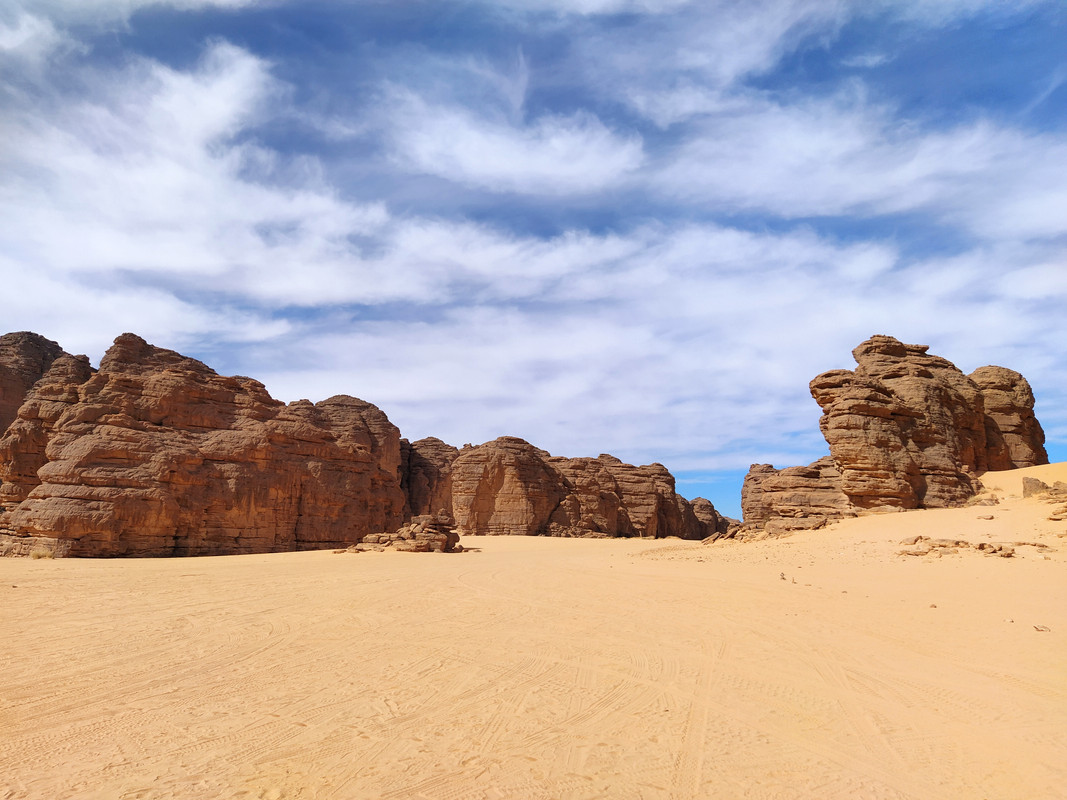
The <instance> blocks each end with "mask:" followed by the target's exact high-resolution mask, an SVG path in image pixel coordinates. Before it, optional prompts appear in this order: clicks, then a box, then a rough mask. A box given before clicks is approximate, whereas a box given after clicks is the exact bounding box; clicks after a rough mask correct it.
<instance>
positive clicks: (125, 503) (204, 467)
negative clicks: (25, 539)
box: [0, 334, 404, 556]
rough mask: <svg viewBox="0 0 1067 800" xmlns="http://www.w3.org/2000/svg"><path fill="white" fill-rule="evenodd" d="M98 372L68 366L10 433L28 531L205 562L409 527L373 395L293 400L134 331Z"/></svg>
mask: <svg viewBox="0 0 1067 800" xmlns="http://www.w3.org/2000/svg"><path fill="white" fill-rule="evenodd" d="M87 367H88V365H87V364H86V363H85V362H83V361H78V360H77V359H62V360H60V359H57V361H56V364H54V365H53V370H51V371H50V372H49V375H48V376H46V379H45V380H42V381H41V382H40V383H39V384H38V386H37V387H36V388H35V389H34V390H32V391H31V393H30V395H29V397H28V398H27V402H26V403H24V404H23V407H22V408H21V409H20V411H19V419H18V421H17V422H16V423H15V424H14V425H13V426H12V428H11V429H10V430H9V431H8V433H7V434H6V435H5V436H4V437H3V439H2V440H0V458H2V459H3V461H4V464H5V467H4V469H5V474H4V475H3V477H4V484H3V489H2V491H3V495H4V497H5V498H8V499H9V502H12V503H13V502H17V503H18V505H17V506H15V507H14V508H12V509H11V510H10V511H8V512H7V513H6V514H5V515H4V518H3V519H2V520H0V527H3V528H6V529H8V530H9V531H10V532H13V533H14V534H15V535H19V536H49V537H55V538H60V539H67V540H71V541H72V544H71V548H70V555H82V556H121V555H143V556H147V555H201V554H226V553H252V552H271V551H278V550H295V549H313V548H325V547H335V546H338V545H346V544H350V543H353V542H357V541H359V540H360V538H361V537H362V536H363V535H364V534H366V533H370V532H372V531H380V530H387V529H392V528H395V527H396V526H397V525H399V524H400V523H401V522H402V521H403V510H404V495H403V492H402V491H401V488H400V466H401V457H400V436H399V432H398V431H397V429H396V428H395V427H394V426H393V425H392V424H391V423H390V422H389V421H388V419H387V418H386V417H385V415H384V414H383V413H382V412H381V411H380V410H378V409H377V408H375V407H374V406H372V405H370V404H369V403H365V402H363V401H361V400H357V399H355V398H351V397H344V396H338V397H332V398H330V399H328V400H324V401H322V402H320V403H317V404H314V405H313V404H311V403H310V402H308V401H299V402H296V403H293V404H290V405H288V406H286V405H285V404H283V403H281V402H279V401H277V400H274V399H273V398H271V397H270V395H269V394H268V393H267V392H266V390H265V389H264V387H263V385H262V384H260V383H258V382H257V381H254V380H252V379H250V378H243V377H232V378H227V377H222V376H220V375H218V374H217V373H215V372H214V371H213V370H211V369H209V368H208V367H207V366H205V365H204V364H202V363H200V362H199V361H196V360H194V359H191V358H186V357H184V356H181V355H179V354H178V353H175V352H173V351H169V350H164V349H162V348H158V347H153V346H152V345H149V344H148V343H147V342H145V341H144V340H143V339H140V338H139V337H137V336H134V335H132V334H123V335H122V336H120V337H119V338H118V339H116V340H115V345H114V346H113V347H112V348H111V349H110V350H109V351H108V353H107V355H106V356H105V357H104V358H103V360H102V361H101V364H100V369H99V371H97V372H96V373H95V374H91V371H89V373H90V374H87ZM53 372H55V373H56V374H55V375H53ZM53 378H54V379H53ZM42 444H43V450H42ZM42 452H43V455H44V463H40V466H37V467H36V469H34V467H35V466H36V465H37V464H38V463H39V462H40V461H41V453H42ZM20 498H21V500H20Z"/></svg>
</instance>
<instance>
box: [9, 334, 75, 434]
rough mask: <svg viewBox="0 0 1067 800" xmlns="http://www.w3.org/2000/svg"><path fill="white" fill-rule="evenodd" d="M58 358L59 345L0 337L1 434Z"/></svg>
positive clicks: (29, 337) (23, 336) (26, 336)
mask: <svg viewBox="0 0 1067 800" xmlns="http://www.w3.org/2000/svg"><path fill="white" fill-rule="evenodd" d="M61 355H64V353H63V348H62V347H60V346H59V344H57V343H56V342H53V341H52V340H51V339H46V338H44V337H43V336H41V335H40V334H37V333H31V332H29V331H18V332H16V333H5V334H4V335H3V336H0V434H2V433H3V432H4V431H5V430H6V429H7V426H8V425H10V424H11V423H12V422H13V421H14V420H15V417H16V416H17V414H18V410H19V407H20V406H21V405H22V404H23V402H24V401H25V400H26V395H27V394H29V391H30V389H31V388H32V387H33V385H34V384H35V383H37V381H38V380H40V379H41V377H42V376H43V375H44V374H45V373H46V372H47V371H48V368H49V367H51V366H52V362H53V361H55V360H56V359H57V358H59V357H60V356H61Z"/></svg>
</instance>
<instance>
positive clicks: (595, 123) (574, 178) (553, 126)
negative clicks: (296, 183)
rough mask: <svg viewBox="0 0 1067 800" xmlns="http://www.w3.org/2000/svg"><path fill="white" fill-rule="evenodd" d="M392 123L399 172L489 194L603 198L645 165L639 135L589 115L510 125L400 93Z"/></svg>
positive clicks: (391, 116) (536, 120)
mask: <svg viewBox="0 0 1067 800" xmlns="http://www.w3.org/2000/svg"><path fill="white" fill-rule="evenodd" d="M389 124H390V125H391V128H392V131H391V136H390V139H391V143H392V147H393V148H394V150H393V152H394V157H395V159H396V163H397V164H398V165H399V166H400V167H401V168H402V169H408V170H414V171H418V172H423V173H428V174H431V175H436V176H438V177H442V178H445V179H447V180H450V181H454V182H456V183H461V184H469V185H473V186H477V187H479V188H482V189H488V190H490V191H498V192H522V193H537V194H574V193H585V192H595V191H601V190H603V189H605V188H608V187H610V186H612V185H614V184H617V183H619V182H620V181H622V180H623V179H625V178H626V177H627V176H628V175H629V174H631V173H632V172H634V171H635V170H636V169H638V168H639V167H640V166H641V164H642V162H643V160H644V154H643V152H642V145H641V139H640V137H639V136H637V135H635V134H629V135H626V134H623V135H620V134H619V133H616V132H614V131H612V130H610V129H609V128H608V127H607V126H605V125H604V124H603V123H602V122H601V121H600V120H599V119H597V118H596V117H595V116H594V115H592V114H590V113H588V112H578V113H575V114H568V115H558V114H553V115H545V116H542V117H540V118H537V119H534V120H532V121H529V122H519V123H517V124H515V123H512V122H510V121H508V120H504V119H499V118H497V119H493V118H485V117H478V116H477V115H476V114H474V113H472V112H471V111H470V110H468V109H466V108H462V107H458V106H443V105H435V104H432V103H428V102H426V101H424V100H423V99H422V98H419V97H417V96H415V95H412V94H408V93H404V92H400V93H395V94H394V97H393V99H392V109H391V111H390V114H389Z"/></svg>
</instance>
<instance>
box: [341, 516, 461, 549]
mask: <svg viewBox="0 0 1067 800" xmlns="http://www.w3.org/2000/svg"><path fill="white" fill-rule="evenodd" d="M455 524H456V523H455V520H453V519H452V515H451V514H449V513H448V512H447V511H439V512H437V513H436V514H420V515H418V516H415V517H413V518H412V519H411V521H410V522H409V523H407V524H406V525H403V526H402V527H401V528H399V529H398V530H397V531H395V532H393V533H370V534H367V535H366V536H364V537H363V541H362V542H360V543H359V544H356V545H352V546H351V547H349V548H348V550H349V551H353V550H356V551H358V550H385V549H386V548H389V547H392V548H393V549H394V550H399V551H401V552H408V553H451V552H454V551H456V550H462V549H463V548H462V547H460V546H459V532H458V531H457V530H456V529H455Z"/></svg>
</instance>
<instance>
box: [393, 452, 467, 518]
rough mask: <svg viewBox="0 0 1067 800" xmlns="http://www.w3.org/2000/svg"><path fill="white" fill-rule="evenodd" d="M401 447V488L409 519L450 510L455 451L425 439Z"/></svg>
mask: <svg viewBox="0 0 1067 800" xmlns="http://www.w3.org/2000/svg"><path fill="white" fill-rule="evenodd" d="M400 445H401V459H402V462H403V464H402V471H401V485H402V488H403V489H404V493H405V495H406V496H407V501H408V510H409V513H410V514H411V515H412V516H419V515H421V514H434V513H436V512H437V511H440V510H441V509H448V508H451V507H452V462H453V461H455V460H456V458H458V457H459V449H458V448H455V447H453V446H452V445H450V444H446V443H445V442H443V441H441V440H440V439H438V438H436V437H434V436H429V437H427V438H425V439H419V440H417V441H414V442H408V441H407V440H406V439H402V440H401V441H400Z"/></svg>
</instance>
